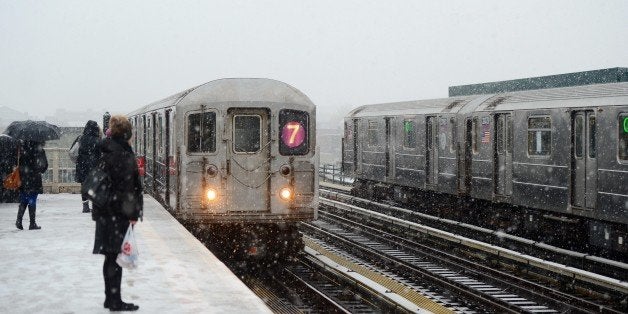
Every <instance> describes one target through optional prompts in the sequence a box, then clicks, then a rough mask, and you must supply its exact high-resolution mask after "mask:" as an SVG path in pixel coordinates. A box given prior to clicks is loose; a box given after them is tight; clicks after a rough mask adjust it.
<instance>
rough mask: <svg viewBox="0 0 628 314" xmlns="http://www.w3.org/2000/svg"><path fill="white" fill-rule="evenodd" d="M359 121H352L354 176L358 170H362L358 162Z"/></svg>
mask: <svg viewBox="0 0 628 314" xmlns="http://www.w3.org/2000/svg"><path fill="white" fill-rule="evenodd" d="M359 126H360V119H353V172H354V174H356V173H359V170H360V169H361V168H362V167H361V166H360V160H359V157H358V156H359V155H358V154H359V148H360V146H359V145H358V144H359V143H360V134H359V132H358V130H359V129H360V127H359Z"/></svg>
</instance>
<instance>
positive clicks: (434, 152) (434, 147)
mask: <svg viewBox="0 0 628 314" xmlns="http://www.w3.org/2000/svg"><path fill="white" fill-rule="evenodd" d="M437 178H438V122H437V120H436V117H435V116H428V117H427V118H426V121H425V183H426V184H427V185H428V186H430V185H436V183H437Z"/></svg>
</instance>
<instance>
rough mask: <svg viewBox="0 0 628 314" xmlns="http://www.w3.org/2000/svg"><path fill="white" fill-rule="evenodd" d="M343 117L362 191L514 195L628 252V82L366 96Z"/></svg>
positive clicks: (346, 148) (398, 195) (395, 195)
mask: <svg viewBox="0 0 628 314" xmlns="http://www.w3.org/2000/svg"><path fill="white" fill-rule="evenodd" d="M344 125H345V134H344V141H343V168H344V170H345V171H346V172H348V173H350V174H352V175H353V176H354V177H355V185H354V191H355V192H356V193H359V194H363V195H367V196H373V195H378V194H379V196H382V197H388V198H391V199H396V200H399V201H404V200H407V199H408V198H413V197H414V198H416V197H417V196H418V195H419V194H418V193H419V192H425V191H429V192H434V193H440V194H441V195H442V194H447V195H455V196H456V198H458V199H460V198H470V199H477V200H487V201H490V202H491V203H501V204H503V203H506V204H511V205H515V206H516V207H522V208H527V209H534V210H536V212H533V211H528V213H529V214H528V215H525V216H523V217H519V218H517V219H521V220H525V221H526V222H527V223H525V224H523V225H525V226H528V227H530V228H536V227H538V225H537V224H536V223H535V221H536V220H537V219H541V218H549V219H552V221H553V224H554V226H557V225H560V224H568V223H576V224H577V223H582V224H584V228H582V230H585V231H584V232H586V234H587V237H586V240H583V241H586V242H587V245H594V246H597V247H601V248H604V249H606V250H610V251H615V252H624V253H625V252H628V245H627V244H626V241H627V240H628V231H627V225H628V83H626V82H620V83H608V84H594V85H585V86H573V87H562V88H549V89H537V90H527V91H514V92H502V93H496V94H484V95H463V96H456V97H450V98H444V99H433V100H419V101H408V102H398V103H386V104H375V105H366V106H361V107H358V108H356V109H355V110H353V111H351V112H350V113H349V114H348V115H347V116H346V118H345V122H344ZM459 210H464V209H463V208H459ZM512 219H513V220H514V219H515V218H514V217H513V218H512ZM550 225H551V224H550ZM566 236H567V237H569V236H573V237H576V236H577V235H575V234H571V235H566Z"/></svg>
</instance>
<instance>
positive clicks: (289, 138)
mask: <svg viewBox="0 0 628 314" xmlns="http://www.w3.org/2000/svg"><path fill="white" fill-rule="evenodd" d="M281 141H282V142H283V143H284V145H286V146H288V147H289V148H295V147H297V146H299V145H301V144H303V141H305V128H304V127H303V124H301V122H298V121H290V122H288V123H286V124H285V125H284V126H283V128H282V129H281Z"/></svg>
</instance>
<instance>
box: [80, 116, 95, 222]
mask: <svg viewBox="0 0 628 314" xmlns="http://www.w3.org/2000/svg"><path fill="white" fill-rule="evenodd" d="M99 142H100V129H99V128H98V123H97V122H96V121H93V120H89V121H87V123H86V124H85V128H84V129H83V135H82V136H81V140H80V141H79V151H78V158H77V159H76V182H79V183H81V184H82V183H83V181H85V176H87V173H88V172H89V171H90V170H91V169H92V168H94V167H95V166H96V164H97V163H98V160H99V159H100V148H99V147H98V143H99ZM81 200H82V201H83V212H84V213H89V212H90V209H89V202H88V200H87V195H86V194H81Z"/></svg>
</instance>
